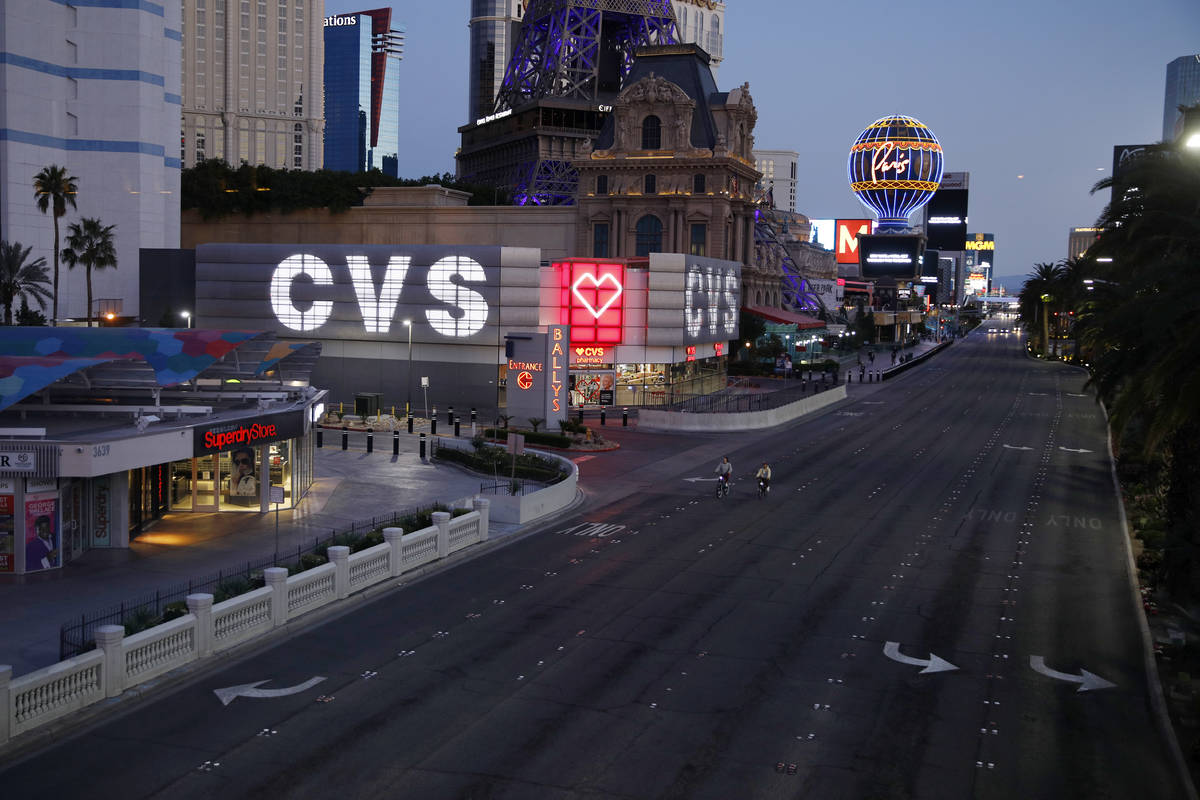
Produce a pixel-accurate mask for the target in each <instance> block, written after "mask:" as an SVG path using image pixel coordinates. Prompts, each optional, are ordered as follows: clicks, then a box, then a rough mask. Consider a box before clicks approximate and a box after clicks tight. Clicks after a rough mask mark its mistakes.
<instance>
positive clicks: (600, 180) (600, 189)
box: [596, 175, 608, 194]
mask: <svg viewBox="0 0 1200 800" xmlns="http://www.w3.org/2000/svg"><path fill="white" fill-rule="evenodd" d="M596 194H608V176H607V175H597V176H596Z"/></svg>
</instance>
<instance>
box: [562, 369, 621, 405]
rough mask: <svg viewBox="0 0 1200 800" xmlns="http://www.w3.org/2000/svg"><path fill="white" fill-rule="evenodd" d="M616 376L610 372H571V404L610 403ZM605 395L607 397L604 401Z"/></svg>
mask: <svg viewBox="0 0 1200 800" xmlns="http://www.w3.org/2000/svg"><path fill="white" fill-rule="evenodd" d="M615 378H616V376H615V375H614V374H613V373H611V372H575V373H572V374H571V379H570V386H571V405H573V406H599V405H606V404H607V405H612V402H613V384H614V383H615V382H616V380H615ZM605 397H607V398H608V401H607V403H605V399H604V398H605Z"/></svg>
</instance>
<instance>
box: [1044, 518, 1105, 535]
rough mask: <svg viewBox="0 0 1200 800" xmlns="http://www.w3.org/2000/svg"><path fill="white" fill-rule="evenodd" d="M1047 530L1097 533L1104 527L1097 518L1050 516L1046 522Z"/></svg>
mask: <svg viewBox="0 0 1200 800" xmlns="http://www.w3.org/2000/svg"><path fill="white" fill-rule="evenodd" d="M1046 527H1047V528H1085V529H1087V530H1093V531H1098V530H1101V529H1102V528H1103V527H1104V526H1103V524H1102V523H1101V522H1100V518H1099V517H1073V516H1071V515H1070V514H1051V515H1050V518H1049V519H1047V520H1046Z"/></svg>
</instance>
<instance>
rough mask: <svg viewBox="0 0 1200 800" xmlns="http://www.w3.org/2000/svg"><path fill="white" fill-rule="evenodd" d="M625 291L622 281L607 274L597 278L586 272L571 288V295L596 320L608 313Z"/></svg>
mask: <svg viewBox="0 0 1200 800" xmlns="http://www.w3.org/2000/svg"><path fill="white" fill-rule="evenodd" d="M624 291H625V289H624V287H622V286H621V283H620V281H618V280H617V279H616V278H615V277H614V276H612V275H609V274H607V273H606V274H604V275H601V276H600V277H599V278H597V277H596V276H595V275H593V274H592V273H590V272H585V273H584V274H582V275H580V276H579V277H578V278H576V279H575V284H574V285H573V286H572V287H571V294H573V295H574V296H575V299H576V300H578V301H579V304H580V305H581V306H583V307H584V308H586V309H587V310H588V313H589V314H591V315H592V316H593V317H595V318H596V319H599V318H600V315H601V314H603V313H604V312H605V311H608V309H609V308H611V307H612V305H613V303H615V302H617V300H618V299H619V298H620V297H621V294H622V293H623V292H624ZM589 295H590V296H589Z"/></svg>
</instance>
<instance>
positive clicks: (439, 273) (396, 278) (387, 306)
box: [269, 253, 489, 339]
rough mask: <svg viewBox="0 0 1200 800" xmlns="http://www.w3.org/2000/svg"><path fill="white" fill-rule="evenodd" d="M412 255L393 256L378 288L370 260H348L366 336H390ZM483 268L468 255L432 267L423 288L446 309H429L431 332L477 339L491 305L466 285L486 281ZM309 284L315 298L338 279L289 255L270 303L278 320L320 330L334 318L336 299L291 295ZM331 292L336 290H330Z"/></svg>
mask: <svg viewBox="0 0 1200 800" xmlns="http://www.w3.org/2000/svg"><path fill="white" fill-rule="evenodd" d="M411 265H412V256H407V255H394V256H391V257H390V258H389V259H388V263H387V267H386V268H385V269H384V272H383V279H382V281H380V282H379V284H378V285H377V284H376V282H375V279H374V277H373V276H372V274H371V264H370V263H369V261H368V259H367V257H366V256H355V255H351V256H347V257H346V270H347V271H348V272H349V276H350V283H351V285H352V286H353V287H354V295H355V299H356V300H357V303H358V310H359V312H360V313H361V314H362V319H363V328H364V330H365V331H366V332H367V333H388V332H389V331H390V330H391V327H392V320H393V319H394V318H395V316H396V309H397V308H398V307H399V305H400V294H401V292H402V291H403V290H404V288H405V287H406V286H407V285H409V278H410V266H411ZM486 281H487V276H486V275H485V274H484V271H483V267H482V266H480V265H479V263H478V262H476V261H475V260H474V259H471V258H468V257H466V256H446V257H444V258H441V259H438V260H437V261H436V262H434V263H433V264H432V265H431V266H430V267H429V271H428V273H427V275H426V278H425V288H426V289H428V291H429V294H430V295H432V297H433V299H434V300H437V301H439V302H441V303H443V304H444V305H442V306H437V307H432V308H427V309H425V318H426V320H427V321H428V322H429V326H430V327H431V328H433V330H434V331H435V332H436V333H438V334H441V335H442V336H447V337H450V338H453V339H463V338H467V337H469V336H473V335H474V334H476V333H478V332H479V331H480V330H482V329H483V326H484V325H486V324H487V320H488V312H489V306H488V303H487V300H486V299H485V298H484V297H483V295H482V294H480V293H479V292H477V291H475V290H474V289H472V288H470V287H469V286H467V285H466V284H468V283H486ZM298 282H299V283H307V284H308V286H309V287H312V288H309V289H307V290H306V291H309V292H311V293H312V294H313V296H314V297H319V295H320V294H321V293H322V292H321V287H333V286H334V283H335V282H334V275H333V271H332V270H331V269H330V267H329V265H328V264H326V263H325V262H324V261H322V260H321V259H320V258H318V257H316V256H314V255H309V254H307V253H301V254H298V255H294V256H288V257H287V258H285V259H284V260H283V261H281V262H280V263H279V266H277V267H276V268H275V272H274V274H272V276H271V284H270V290H269V291H270V300H271V310H272V311H273V312H274V313H275V318H276V319H277V320H279V323H280V324H281V325H283V326H284V327H286V328H290V329H291V330H294V331H300V332H308V331H315V330H317V329H319V328H320V327H321V326H322V325H324V324H325V323H326V322H328V321H329V319H330V317H331V316H332V315H333V301H332V300H329V299H311V300H308V301H307V302H305V301H303V300H301V301H299V302H297V300H296V299H295V298H294V297H293V295H294V290H295V289H296V288H297V284H298ZM327 294H332V291H330V292H327Z"/></svg>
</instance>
